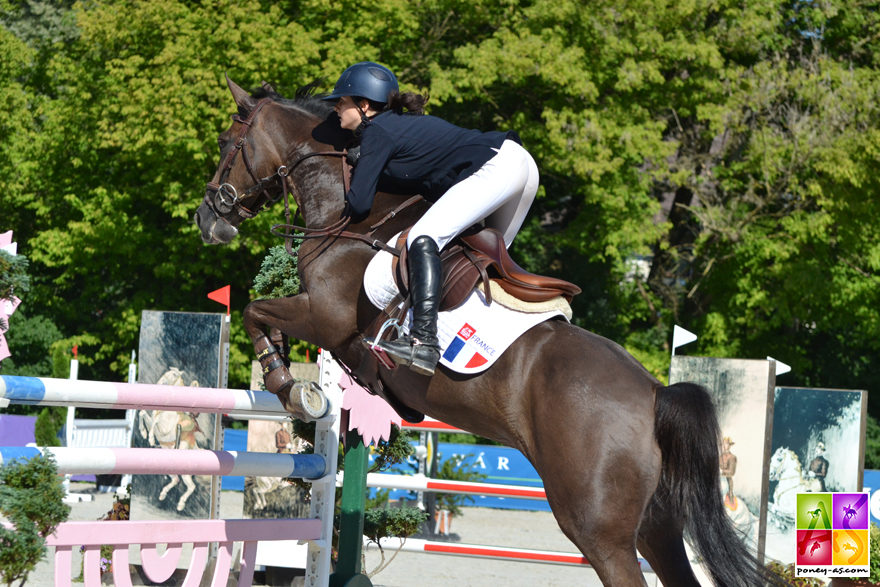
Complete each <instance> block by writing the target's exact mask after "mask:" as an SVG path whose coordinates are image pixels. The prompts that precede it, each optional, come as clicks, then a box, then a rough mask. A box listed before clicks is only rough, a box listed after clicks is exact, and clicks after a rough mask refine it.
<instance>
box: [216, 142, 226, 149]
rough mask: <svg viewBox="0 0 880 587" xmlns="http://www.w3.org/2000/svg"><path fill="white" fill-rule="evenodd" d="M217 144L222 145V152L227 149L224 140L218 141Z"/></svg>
mask: <svg viewBox="0 0 880 587" xmlns="http://www.w3.org/2000/svg"><path fill="white" fill-rule="evenodd" d="M217 144H218V145H220V150H221V151H222V150H223V149H225V148H226V141H224V140H223V139H217Z"/></svg>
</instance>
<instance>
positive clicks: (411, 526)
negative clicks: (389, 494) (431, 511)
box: [364, 507, 428, 545]
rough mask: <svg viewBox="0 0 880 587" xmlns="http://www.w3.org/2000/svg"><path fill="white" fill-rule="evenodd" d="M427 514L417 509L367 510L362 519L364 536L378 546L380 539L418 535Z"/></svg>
mask: <svg viewBox="0 0 880 587" xmlns="http://www.w3.org/2000/svg"><path fill="white" fill-rule="evenodd" d="M427 519H428V514H426V513H425V512H423V511H422V510H420V509H419V508H413V507H405V508H375V509H369V510H367V512H366V516H365V518H364V536H366V537H367V539H369V540H370V541H372V542H374V543H376V544H377V545H378V544H379V541H380V540H381V539H382V538H388V537H392V538H406V537H408V536H412V535H413V534H418V532H419V530H420V529H421V526H422V524H424V523H425V521H426V520H427Z"/></svg>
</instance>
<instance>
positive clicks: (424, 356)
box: [368, 236, 443, 375]
mask: <svg viewBox="0 0 880 587" xmlns="http://www.w3.org/2000/svg"><path fill="white" fill-rule="evenodd" d="M408 256H409V285H410V295H411V296H412V309H413V323H412V328H410V333H409V335H408V336H401V337H400V338H398V339H397V340H394V341H384V340H382V341H379V343H378V344H377V346H378V347H379V348H381V349H382V350H384V351H385V352H386V353H388V356H390V357H391V359H392V360H393V361H394V362H395V363H396V364H398V365H401V366H405V367H409V368H410V370H412V371H415V372H416V373H419V374H420V375H433V374H434V368H435V367H436V366H437V361H439V360H440V346H439V345H438V344H437V311H438V309H439V308H440V293H441V288H442V286H443V270H442V269H441V267H440V252H439V251H438V250H437V243H435V242H434V239H432V238H431V237H428V236H420V237H419V238H417V239H416V240H415V241H414V242H413V244H412V245H410V247H409V252H408ZM368 342H372V341H368Z"/></svg>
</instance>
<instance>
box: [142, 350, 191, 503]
mask: <svg viewBox="0 0 880 587" xmlns="http://www.w3.org/2000/svg"><path fill="white" fill-rule="evenodd" d="M156 384H157V385H176V386H184V387H185V386H186V383H185V382H184V380H183V372H182V371H180V369H177V368H176V367H171V368H170V369H169V370H168V371H166V372H165V373H164V374H162V376H161V377H160V378H159V380H158V381H157V382H156ZM198 384H199V382H198V381H192V382H191V383H190V387H198ZM138 431H139V432H140V434H141V437H142V438H143V439H144V440H146V442H147V445H148V446H151V447H155V448H168V449H181V450H190V449H198V448H199V445H198V441H197V440H196V435H197V434H202V436H204V433H202V431H201V429H200V428H199V424H198V421H197V420H196V414H193V413H189V412H165V411H162V410H141V411H140V413H139V418H138ZM168 477H170V481H169V482H168V483H167V484H166V485H165V486H164V487H162V491H160V492H159V501H165V498H167V497H168V493H169V492H170V491H171V490H172V489H174V488H175V487H177V486H178V485H179V484H180V483H181V482H182V483H183V486H184V487H185V489H184V490H183V493H182V494H181V495H180V497H179V498H178V499H177V504H176V506H175V507H176V508H177V511H179V512H182V511H183V510H184V508H185V507H186V502H187V500H188V499H189V498H190V496H192V494H193V493H195V491H196V481H195V479H193V476H192V475H168Z"/></svg>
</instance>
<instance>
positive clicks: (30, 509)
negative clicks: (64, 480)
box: [0, 456, 70, 586]
mask: <svg viewBox="0 0 880 587" xmlns="http://www.w3.org/2000/svg"><path fill="white" fill-rule="evenodd" d="M0 514H3V515H4V516H5V517H6V518H7V519H8V520H9V521H10V522H11V523H12V525H13V526H14V530H13V529H9V528H5V527H3V526H0V583H4V584H6V585H7V586H11V585H12V584H13V583H14V582H16V581H19V582H21V583H23V582H24V580H25V579H26V578H27V575H28V573H30V572H31V571H32V570H33V569H34V567H36V566H37V563H38V562H40V560H41V559H42V558H43V556H45V554H46V546H45V544H46V540H45V538H44V536H48V535H50V534H52V533H53V532H54V531H55V528H57V527H58V524H60V523H61V522H63V521H65V520H66V519H67V516H68V515H69V514H70V507H69V506H67V505H65V504H64V488H63V487H62V485H61V478H60V477H59V476H58V468H57V467H56V466H55V461H54V460H53V459H52V457H46V456H37V457H34V458H32V459H30V460H27V461H21V460H20V461H14V462H12V463H10V464H8V465H5V466H3V467H0Z"/></svg>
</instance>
